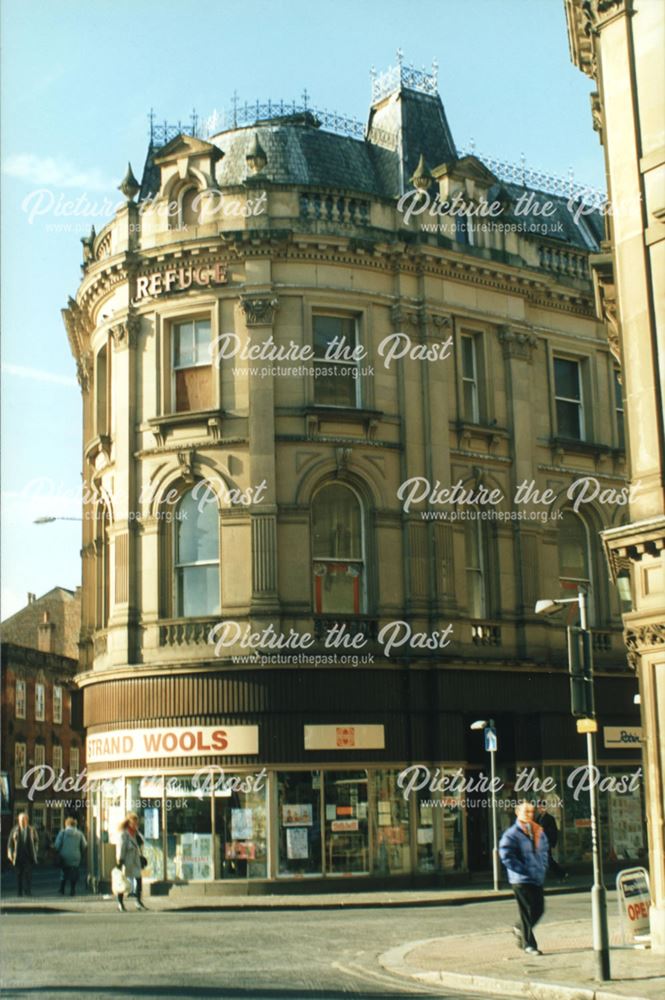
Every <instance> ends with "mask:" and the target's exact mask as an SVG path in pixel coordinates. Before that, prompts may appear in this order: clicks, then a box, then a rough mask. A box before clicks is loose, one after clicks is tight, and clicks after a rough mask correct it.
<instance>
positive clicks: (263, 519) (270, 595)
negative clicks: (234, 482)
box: [240, 262, 279, 615]
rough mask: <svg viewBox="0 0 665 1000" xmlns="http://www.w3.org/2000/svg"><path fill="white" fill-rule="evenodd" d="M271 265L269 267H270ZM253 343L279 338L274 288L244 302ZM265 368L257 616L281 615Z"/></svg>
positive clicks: (255, 519) (251, 381)
mask: <svg viewBox="0 0 665 1000" xmlns="http://www.w3.org/2000/svg"><path fill="white" fill-rule="evenodd" d="M269 266H270V265H269V262H268V267H269ZM240 308H241V310H242V314H243V316H244V320H245V325H246V327H247V332H248V335H249V337H250V338H251V340H252V341H253V342H254V343H262V342H264V341H266V340H268V339H269V337H271V336H272V334H273V323H274V319H275V315H276V313H277V308H278V300H277V298H276V297H275V296H274V295H273V293H272V291H271V289H270V288H267V289H262V290H260V291H256V292H251V293H247V294H245V295H243V296H241V298H240ZM260 364H261V362H252V361H249V362H248V365H249V367H250V371H249V373H248V396H249V476H250V479H249V484H248V485H250V486H251V487H252V488H253V489H256V488H257V487H258V486H259V485H260V484H261V483H263V482H264V481H265V483H266V488H265V490H264V491H263V493H262V497H263V499H262V500H261V503H260V504H256V505H253V506H252V507H250V508H249V516H250V519H251V543H250V544H251V550H252V551H251V558H252V598H251V606H250V608H251V613H252V614H257V615H274V614H277V613H278V612H279V598H278V593H277V482H276V467H275V388H274V383H273V379H272V377H266V378H262V377H261V376H260V375H259V374H254V373H253V372H252V371H251V367H252V366H253V365H257V366H260Z"/></svg>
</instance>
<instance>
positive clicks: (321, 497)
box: [312, 483, 365, 615]
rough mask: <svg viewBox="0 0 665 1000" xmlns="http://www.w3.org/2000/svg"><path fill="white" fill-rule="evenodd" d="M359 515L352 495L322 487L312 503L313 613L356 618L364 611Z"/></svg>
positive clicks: (343, 489)
mask: <svg viewBox="0 0 665 1000" xmlns="http://www.w3.org/2000/svg"><path fill="white" fill-rule="evenodd" d="M363 550H364V545H363V511H362V505H361V503H360V500H359V498H358V497H357V496H356V494H355V493H354V491H353V490H352V489H351V488H350V487H348V486H344V485H342V484H340V483H334V484H332V485H330V486H324V487H323V489H321V490H319V492H318V493H317V494H316V496H315V497H314V500H313V502H312V555H313V567H312V571H313V577H314V581H313V582H314V610H315V612H316V613H317V614H324V615H325V614H347V615H360V614H363V613H364V611H365V579H364V577H365V565H364V555H363Z"/></svg>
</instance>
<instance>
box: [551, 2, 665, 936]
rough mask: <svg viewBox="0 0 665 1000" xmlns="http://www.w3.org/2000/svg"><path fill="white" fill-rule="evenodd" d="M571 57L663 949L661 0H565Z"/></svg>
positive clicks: (664, 103)
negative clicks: (582, 86)
mask: <svg viewBox="0 0 665 1000" xmlns="http://www.w3.org/2000/svg"><path fill="white" fill-rule="evenodd" d="M566 14H567V18H568V33H569V38H570V47H571V56H572V59H573V62H574V63H575V64H576V65H577V66H578V67H579V68H580V69H581V70H582V71H583V72H584V73H586V75H587V76H589V77H590V78H591V79H593V80H594V81H595V82H596V84H597V87H598V90H597V92H596V93H594V94H593V95H592V114H593V127H594V128H595V129H596V131H597V132H598V133H599V138H600V141H601V142H602V144H603V147H604V151H605V164H606V172H607V184H608V192H609V198H610V202H611V203H612V205H613V211H612V213H611V214H608V216H607V220H608V221H607V239H606V241H605V242H604V243H603V245H602V247H601V253H600V254H598V255H595V256H594V258H593V259H592V269H593V274H594V283H595V288H596V302H597V309H598V315H599V316H601V317H602V318H603V319H604V320H605V321H606V323H607V333H608V338H609V342H610V345H611V347H612V350H613V352H614V354H615V356H616V357H617V358H618V359H619V360H620V361H621V378H622V383H623V386H624V396H625V400H626V403H625V407H626V418H627V433H628V450H629V454H630V476H631V480H632V482H633V483H634V484H639V489H636V490H635V493H634V498H633V500H632V501H631V505H630V518H629V519H628V520H627V521H626V523H625V524H623V525H621V526H617V527H615V528H613V529H610V530H607V531H605V532H604V533H603V541H604V544H605V548H606V551H607V556H608V560H609V565H610V569H611V572H612V575H613V578H614V579H615V580H619V581H620V580H621V578H625V580H626V582H627V583H628V581H629V584H630V589H631V591H632V602H633V607H632V610H631V611H630V612H629V613H627V614H625V615H624V625H625V640H626V646H627V648H628V656H629V660H630V662H631V664H632V665H633V666H634V667H635V669H636V670H637V672H638V676H639V680H640V694H641V699H642V725H643V732H644V760H645V765H646V778H647V824H648V832H649V859H650V874H651V888H652V897H653V905H652V910H651V933H652V947H654V948H655V949H657V950H658V951H660V952H665V805H664V800H665V756H664V748H665V736H664V734H665V626H664V625H663V623H664V622H665V555H664V554H663V553H664V552H665V409H664V403H663V388H664V385H665V361H664V359H665V310H664V306H663V303H664V301H665V295H664V293H665V226H664V225H663V224H664V222H665V136H664V133H663V121H664V120H665V81H664V80H663V67H662V53H663V47H664V46H665V7H664V6H663V4H662V3H657V2H656V3H653V2H649V0H591V2H588V3H583V2H582V0H566Z"/></svg>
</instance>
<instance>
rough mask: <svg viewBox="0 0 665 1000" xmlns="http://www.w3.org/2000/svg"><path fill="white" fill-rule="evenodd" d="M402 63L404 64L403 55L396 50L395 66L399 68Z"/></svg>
mask: <svg viewBox="0 0 665 1000" xmlns="http://www.w3.org/2000/svg"><path fill="white" fill-rule="evenodd" d="M403 62H404V53H403V52H402V50H401V49H398V50H397V65H398V66H401V65H402V63H403Z"/></svg>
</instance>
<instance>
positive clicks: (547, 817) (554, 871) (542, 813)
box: [536, 800, 568, 882]
mask: <svg viewBox="0 0 665 1000" xmlns="http://www.w3.org/2000/svg"><path fill="white" fill-rule="evenodd" d="M536 823H538V825H539V826H542V828H543V830H544V831H545V836H546V837H547V843H548V844H549V848H550V852H549V866H548V869H547V870H548V872H549V873H550V874H551V875H555V876H556V877H557V878H558V879H560V880H561V881H562V882H563V881H564V879H567V878H568V872H567V871H566V870H565V869H564V868H562V867H561V865H560V864H559V862H558V861H555V859H554V858H553V857H552V851H553V850H554V848H555V847H556V845H557V843H558V841H559V827H558V826H557V825H556V820H555V818H554V816H552V814H551V813H549V812H548V811H547V802H545V801H544V800H543V801H540V802H539V803H538V812H537V813H536Z"/></svg>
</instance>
